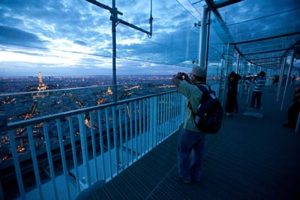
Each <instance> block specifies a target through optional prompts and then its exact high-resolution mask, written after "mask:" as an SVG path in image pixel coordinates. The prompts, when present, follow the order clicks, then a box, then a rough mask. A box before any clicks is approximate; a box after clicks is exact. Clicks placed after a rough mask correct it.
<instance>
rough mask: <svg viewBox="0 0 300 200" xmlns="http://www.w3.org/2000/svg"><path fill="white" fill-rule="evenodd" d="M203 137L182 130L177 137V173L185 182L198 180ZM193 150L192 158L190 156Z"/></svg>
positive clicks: (196, 133) (200, 173) (201, 159)
mask: <svg viewBox="0 0 300 200" xmlns="http://www.w3.org/2000/svg"><path fill="white" fill-rule="evenodd" d="M204 141H205V135H204V134H201V133H199V132H193V131H188V130H186V129H182V131H181V132H180V133H179V136H178V173H179V176H180V177H181V178H183V179H186V180H196V181H198V180H200V179H201V175H202V171H201V165H202V161H203V151H204V148H203V147H204ZM192 150H194V156H193V157H192V156H191V153H192Z"/></svg>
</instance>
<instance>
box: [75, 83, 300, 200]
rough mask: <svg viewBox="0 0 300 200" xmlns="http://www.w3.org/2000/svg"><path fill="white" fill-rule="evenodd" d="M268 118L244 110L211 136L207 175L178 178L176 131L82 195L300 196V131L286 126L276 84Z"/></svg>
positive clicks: (131, 198) (267, 100) (270, 91)
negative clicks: (195, 180)
mask: <svg viewBox="0 0 300 200" xmlns="http://www.w3.org/2000/svg"><path fill="white" fill-rule="evenodd" d="M263 98H264V110H263V113H264V117H263V118H262V119H259V118H255V117H251V116H244V115H243V114H242V112H243V110H241V114H238V115H236V116H234V117H229V118H225V120H224V124H223V127H222V131H221V132H220V133H219V134H217V135H213V136H207V142H206V146H205V150H206V153H205V157H204V165H203V170H204V177H203V181H202V182H200V183H193V184H184V183H180V182H177V181H176V179H175V177H176V174H177V168H176V140H177V134H174V135H173V136H171V137H170V138H168V139H167V140H166V141H164V142H163V143H161V144H160V145H159V146H158V147H156V148H155V149H154V150H152V151H151V152H150V153H148V154H147V155H146V156H145V157H143V158H142V159H141V160H140V161H138V162H136V163H134V164H133V165H132V166H131V167H129V168H128V169H126V170H124V171H123V172H122V173H121V174H120V175H118V176H117V177H116V178H114V179H113V180H112V181H110V182H109V183H107V184H105V185H104V186H103V187H100V186H99V184H98V185H97V184H95V185H94V186H93V187H91V188H90V189H89V190H87V191H84V192H82V193H81V194H80V196H79V197H80V198H79V199H91V200H92V199H116V200H119V199H129V200H134V199H164V200H165V199H180V200H181V199H197V200H198V199H204V200H205V199H272V200H274V199H284V200H289V199H300V134H296V133H295V132H294V131H293V130H289V129H286V128H283V127H282V126H281V124H282V123H283V122H284V121H285V119H286V113H285V112H280V110H279V107H280V106H279V104H277V103H276V101H275V90H274V88H273V89H268V90H267V91H266V92H265V94H264V97H263Z"/></svg>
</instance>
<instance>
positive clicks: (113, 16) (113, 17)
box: [111, 0, 118, 102]
mask: <svg viewBox="0 0 300 200" xmlns="http://www.w3.org/2000/svg"><path fill="white" fill-rule="evenodd" d="M117 21H118V10H117V9H116V1H115V0H112V10H111V22H112V23H111V31H112V48H113V49H112V53H113V55H112V65H113V66H112V76H113V82H112V84H113V99H114V102H117V101H118V95H117V70H116V57H117V50H116V49H117V44H116V35H117V34H116V26H117Z"/></svg>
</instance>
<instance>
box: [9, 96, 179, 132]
mask: <svg viewBox="0 0 300 200" xmlns="http://www.w3.org/2000/svg"><path fill="white" fill-rule="evenodd" d="M176 91H177V90H171V91H167V92H161V93H157V94H150V95H145V96H142V97H136V98H131V99H126V100H121V101H118V102H112V103H107V104H102V105H97V106H91V107H87V108H80V109H76V110H72V111H66V112H61V113H58V114H51V115H45V116H42V117H37V118H33V119H28V120H22V121H18V122H11V123H8V124H7V126H6V127H5V128H4V130H10V129H15V128H19V127H21V126H22V127H25V126H27V125H30V124H34V123H40V122H43V121H50V120H52V119H56V118H63V117H68V116H70V115H76V114H79V113H83V112H89V111H92V110H96V109H103V108H107V107H111V106H118V105H120V104H124V103H130V102H134V101H137V100H143V99H147V98H150V97H155V96H162V95H164V94H171V93H174V92H176Z"/></svg>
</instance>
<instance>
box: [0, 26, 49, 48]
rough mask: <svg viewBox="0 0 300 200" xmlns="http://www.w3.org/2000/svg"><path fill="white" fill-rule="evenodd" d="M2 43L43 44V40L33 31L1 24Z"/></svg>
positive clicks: (0, 35) (0, 38)
mask: <svg viewBox="0 0 300 200" xmlns="http://www.w3.org/2000/svg"><path fill="white" fill-rule="evenodd" d="M0 43H5V44H14V45H33V46H34V45H36V46H43V45H44V44H43V41H41V40H40V38H39V37H38V36H36V35H35V34H33V33H29V32H26V31H23V30H20V29H17V28H13V27H8V26H1V25H0Z"/></svg>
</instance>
